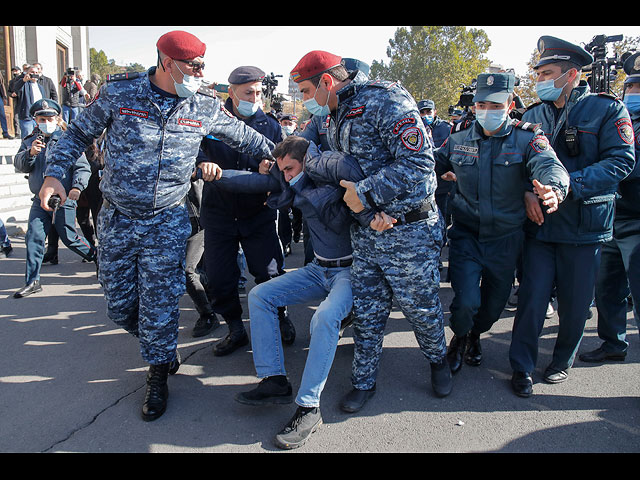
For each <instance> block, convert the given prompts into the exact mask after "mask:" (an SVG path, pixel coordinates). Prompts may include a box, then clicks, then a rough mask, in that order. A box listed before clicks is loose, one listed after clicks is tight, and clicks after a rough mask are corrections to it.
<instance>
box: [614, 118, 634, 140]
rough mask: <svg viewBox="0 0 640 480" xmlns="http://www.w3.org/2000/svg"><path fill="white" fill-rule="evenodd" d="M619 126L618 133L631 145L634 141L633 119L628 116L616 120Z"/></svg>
mask: <svg viewBox="0 0 640 480" xmlns="http://www.w3.org/2000/svg"><path fill="white" fill-rule="evenodd" d="M616 127H618V135H620V138H621V139H622V140H624V142H625V143H628V144H629V145H631V144H632V143H633V127H632V126H631V121H630V120H629V119H628V118H621V119H620V120H618V121H617V122H616Z"/></svg>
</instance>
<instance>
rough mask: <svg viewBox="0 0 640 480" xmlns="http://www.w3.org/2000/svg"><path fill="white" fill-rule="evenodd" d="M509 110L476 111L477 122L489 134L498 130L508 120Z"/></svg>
mask: <svg viewBox="0 0 640 480" xmlns="http://www.w3.org/2000/svg"><path fill="white" fill-rule="evenodd" d="M507 113H508V112H507V110H480V109H476V120H478V123H479V124H480V126H481V127H482V128H484V129H485V130H487V131H488V132H494V131H496V130H498V129H499V128H500V127H501V126H502V124H503V123H504V121H505V120H506V119H507Z"/></svg>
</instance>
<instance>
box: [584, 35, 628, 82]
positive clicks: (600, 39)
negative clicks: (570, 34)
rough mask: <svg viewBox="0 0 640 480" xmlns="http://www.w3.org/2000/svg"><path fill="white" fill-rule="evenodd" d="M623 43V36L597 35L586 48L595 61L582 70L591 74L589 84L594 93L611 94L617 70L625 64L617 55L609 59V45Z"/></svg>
mask: <svg viewBox="0 0 640 480" xmlns="http://www.w3.org/2000/svg"><path fill="white" fill-rule="evenodd" d="M621 41H622V35H613V36H607V35H596V36H595V37H593V38H592V39H591V41H590V42H589V43H588V44H586V45H585V46H584V49H585V50H586V51H587V52H589V53H590V54H591V55H592V56H593V59H594V60H593V63H591V65H587V66H586V67H583V68H582V70H583V71H584V72H590V74H589V76H588V82H589V87H590V88H591V91H592V92H593V93H600V92H604V93H609V89H610V86H611V82H612V81H614V80H615V77H616V75H617V74H618V72H617V69H621V68H622V64H623V62H622V60H621V59H620V58H619V57H618V55H617V54H615V55H614V56H613V57H610V58H607V44H608V43H613V42H621Z"/></svg>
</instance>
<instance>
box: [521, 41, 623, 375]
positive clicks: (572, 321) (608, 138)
mask: <svg viewBox="0 0 640 480" xmlns="http://www.w3.org/2000/svg"><path fill="white" fill-rule="evenodd" d="M539 50H540V51H541V58H540V62H539V63H538V65H537V66H536V67H535V68H536V69H537V68H540V67H541V66H543V65H545V64H546V63H551V62H556V61H557V59H558V58H559V57H565V58H569V59H570V61H571V62H572V63H574V64H575V68H577V69H580V68H581V67H582V66H585V65H588V64H590V63H591V62H592V61H593V57H591V55H589V54H588V53H587V52H586V51H584V50H583V49H582V48H581V47H578V46H575V45H572V44H569V43H568V42H564V41H563V40H560V39H555V38H554V37H541V39H540V40H539ZM522 120H523V121H524V122H531V123H536V124H540V125H541V128H542V130H543V131H544V133H545V135H546V136H547V138H548V139H549V141H550V142H551V145H552V147H553V149H554V150H555V152H556V154H557V155H558V158H559V159H560V161H561V162H562V163H563V165H564V166H565V168H566V169H567V171H568V172H569V176H570V190H569V195H568V196H567V198H566V199H565V200H564V201H563V203H562V204H561V205H560V207H559V209H558V211H557V212H554V213H553V214H551V215H548V214H547V213H546V212H545V211H544V210H545V209H544V208H543V209H542V211H543V216H544V222H543V223H542V225H540V226H538V225H537V224H535V223H534V222H532V221H530V220H527V222H526V224H525V244H524V250H523V278H522V282H521V284H520V287H519V292H518V311H517V314H516V317H515V321H514V328H513V335H512V341H511V347H510V352H509V358H510V362H511V367H512V369H513V370H514V372H526V373H532V372H533V369H534V368H535V366H536V363H537V358H538V338H539V336H540V334H541V332H542V327H543V324H544V319H545V312H546V309H547V305H548V303H549V298H550V297H551V292H552V288H553V286H554V283H555V287H556V293H557V299H558V315H559V329H558V335H557V339H556V342H555V347H554V350H553V358H552V360H551V363H550V364H549V366H548V367H547V369H546V370H545V374H544V379H545V381H548V382H550V383H557V382H559V381H563V380H564V379H565V378H566V376H567V370H568V369H569V368H570V367H571V366H572V365H573V361H574V358H575V354H576V351H577V349H578V346H579V344H580V341H581V339H582V335H583V331H584V326H585V322H586V319H587V313H588V310H589V306H590V304H591V301H592V299H593V289H594V284H595V279H596V274H597V271H598V266H599V262H600V252H601V245H602V243H603V242H606V241H609V240H610V239H611V238H612V234H613V218H614V198H615V194H616V190H617V188H618V183H619V182H620V181H621V180H622V179H624V178H625V177H626V176H627V175H628V174H629V173H630V172H631V170H632V169H633V167H634V163H635V159H634V147H633V129H632V126H631V120H630V118H629V114H628V112H627V110H626V109H625V107H624V105H623V104H622V102H621V101H620V100H618V99H616V98H615V97H612V96H610V95H608V94H594V93H591V92H590V89H589V86H588V85H587V84H586V82H585V81H584V80H583V81H581V82H580V84H579V85H578V86H577V87H575V88H574V89H573V90H572V91H571V92H570V93H569V95H568V97H566V102H565V104H564V106H563V108H561V109H558V108H557V107H556V106H555V105H554V103H553V101H543V102H541V103H538V104H536V105H534V106H533V107H530V108H529V109H528V110H527V111H526V112H525V113H524V115H523V117H522ZM569 127H575V129H576V131H577V142H578V146H579V148H578V151H577V152H575V153H572V151H571V150H570V146H569V145H568V144H567V142H566V141H565V140H566V137H567V130H568V128H569Z"/></svg>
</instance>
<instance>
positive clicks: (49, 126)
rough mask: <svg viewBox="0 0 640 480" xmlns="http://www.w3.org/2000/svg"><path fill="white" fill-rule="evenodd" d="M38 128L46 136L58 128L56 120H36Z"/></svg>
mask: <svg viewBox="0 0 640 480" xmlns="http://www.w3.org/2000/svg"><path fill="white" fill-rule="evenodd" d="M38 128H39V129H40V131H41V132H42V133H44V134H45V135H46V136H47V137H48V136H49V135H51V134H52V133H53V132H55V131H56V130H57V129H58V123H57V122H46V121H45V122H38Z"/></svg>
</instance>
